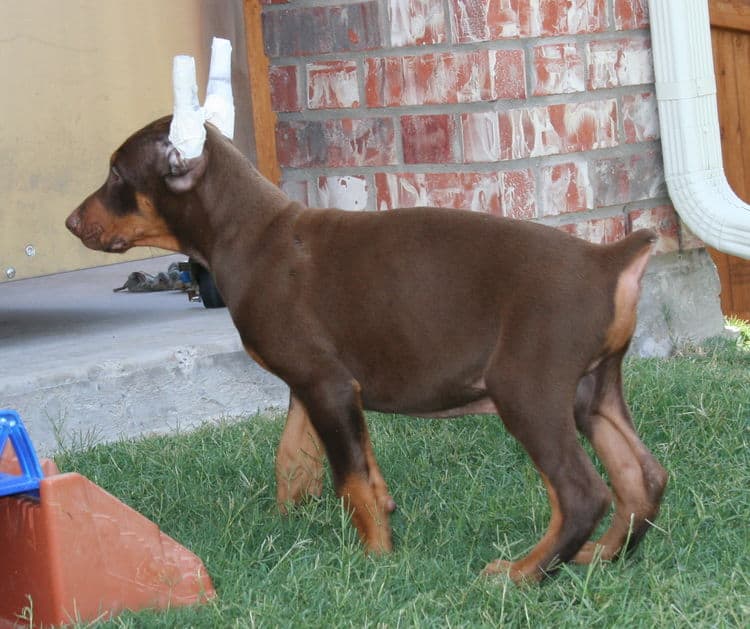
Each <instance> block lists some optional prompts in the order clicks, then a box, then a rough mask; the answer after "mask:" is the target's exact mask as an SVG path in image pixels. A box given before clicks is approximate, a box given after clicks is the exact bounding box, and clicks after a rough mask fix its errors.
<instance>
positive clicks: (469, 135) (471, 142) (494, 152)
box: [461, 111, 500, 162]
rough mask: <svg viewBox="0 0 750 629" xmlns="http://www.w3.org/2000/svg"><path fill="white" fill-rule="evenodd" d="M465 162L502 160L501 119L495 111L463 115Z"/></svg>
mask: <svg viewBox="0 0 750 629" xmlns="http://www.w3.org/2000/svg"><path fill="white" fill-rule="evenodd" d="M461 128H462V131H463V146H464V161H466V162H495V161H497V160H499V159H500V118H499V116H498V114H497V112H495V111H486V112H476V113H474V112H472V113H466V114H461Z"/></svg>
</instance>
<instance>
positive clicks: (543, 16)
mask: <svg viewBox="0 0 750 629" xmlns="http://www.w3.org/2000/svg"><path fill="white" fill-rule="evenodd" d="M529 3H530V5H531V9H530V14H531V18H530V25H529V34H530V35H531V36H532V37H536V36H542V37H553V36H557V35H578V34H581V33H596V32H602V31H605V30H607V13H606V0H563V1H561V0H529Z"/></svg>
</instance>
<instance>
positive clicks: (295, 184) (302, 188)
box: [281, 180, 310, 205]
mask: <svg viewBox="0 0 750 629" xmlns="http://www.w3.org/2000/svg"><path fill="white" fill-rule="evenodd" d="M281 191H282V192H283V193H284V194H285V195H287V196H288V197H289V198H290V199H291V200H292V201H298V202H299V203H302V204H303V205H310V195H309V189H308V184H307V181H299V180H288V181H283V182H282V183H281Z"/></svg>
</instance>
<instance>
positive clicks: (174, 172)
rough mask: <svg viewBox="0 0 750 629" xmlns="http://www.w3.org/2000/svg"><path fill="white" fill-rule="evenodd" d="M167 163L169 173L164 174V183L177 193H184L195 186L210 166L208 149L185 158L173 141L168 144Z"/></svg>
mask: <svg viewBox="0 0 750 629" xmlns="http://www.w3.org/2000/svg"><path fill="white" fill-rule="evenodd" d="M166 151H167V163H168V164H169V174H167V175H165V176H164V183H166V184H167V188H169V189H170V190H171V191H172V192H174V193H175V194H182V193H184V192H188V191H190V190H192V189H193V188H195V187H196V186H197V185H198V183H199V182H200V180H201V178H202V177H203V175H204V174H205V172H206V168H207V167H208V155H207V154H206V153H207V151H206V150H205V148H204V150H203V151H202V152H201V154H200V155H198V157H192V158H190V159H185V158H184V157H182V155H180V152H179V151H178V150H177V148H175V146H174V145H173V144H171V143H168V144H167V147H166Z"/></svg>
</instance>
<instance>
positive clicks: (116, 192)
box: [65, 116, 208, 253]
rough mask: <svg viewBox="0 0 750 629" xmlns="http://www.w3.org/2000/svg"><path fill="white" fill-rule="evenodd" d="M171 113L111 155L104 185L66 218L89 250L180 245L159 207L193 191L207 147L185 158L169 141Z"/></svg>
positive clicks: (177, 247) (175, 248)
mask: <svg viewBox="0 0 750 629" xmlns="http://www.w3.org/2000/svg"><path fill="white" fill-rule="evenodd" d="M170 122H171V116H168V117H165V118H161V119H159V120H157V121H155V122H153V123H151V124H150V125H148V126H146V127H144V128H143V129H141V130H140V131H137V132H136V133H134V134H133V135H132V136H131V137H130V138H128V139H127V140H126V141H125V142H124V143H123V145H122V146H121V147H120V148H118V149H117V150H116V151H115V152H114V153H113V155H112V157H111V159H110V162H109V172H108V173H107V179H106V180H105V182H104V184H103V185H102V186H101V187H100V188H99V189H98V190H96V191H95V192H94V193H93V194H91V195H90V196H89V197H88V198H86V199H85V200H84V201H83V203H81V205H79V206H78V207H77V208H76V209H75V210H74V211H73V212H72V213H71V214H70V216H69V217H68V219H67V220H66V221H65V225H66V226H67V228H68V229H69V230H70V231H71V232H72V233H73V234H74V235H75V236H77V237H78V238H80V239H81V241H82V242H83V244H85V245H86V246H87V247H89V248H90V249H96V250H100V251H108V252H113V253H122V252H124V251H127V250H128V249H130V248H131V247H136V246H151V247H161V248H163V249H169V250H172V251H179V250H180V243H179V242H178V240H177V238H176V237H175V235H174V233H173V232H172V230H171V229H170V226H169V224H168V220H167V217H166V216H165V214H164V211H163V208H164V207H165V205H168V201H169V199H170V198H173V197H176V196H178V195H185V194H187V193H189V192H190V191H191V190H193V189H194V188H195V187H196V186H197V185H198V184H199V182H200V180H201V178H202V177H203V175H204V174H205V171H206V167H207V164H208V146H206V147H204V149H203V151H202V153H201V154H200V155H198V157H195V158H192V159H185V158H183V157H182V156H181V154H180V152H179V151H178V150H177V149H176V148H175V146H174V145H173V144H172V142H171V141H170V139H169V129H170Z"/></svg>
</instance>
